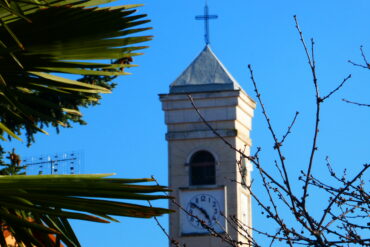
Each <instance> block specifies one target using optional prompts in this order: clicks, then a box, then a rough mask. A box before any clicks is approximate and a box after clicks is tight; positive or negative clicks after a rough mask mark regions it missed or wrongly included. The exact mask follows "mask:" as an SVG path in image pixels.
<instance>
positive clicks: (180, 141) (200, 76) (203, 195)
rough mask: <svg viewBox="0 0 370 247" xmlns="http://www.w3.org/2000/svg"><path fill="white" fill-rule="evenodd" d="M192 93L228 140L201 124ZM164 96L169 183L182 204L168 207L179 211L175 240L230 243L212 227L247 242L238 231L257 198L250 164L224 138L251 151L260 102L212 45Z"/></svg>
mask: <svg viewBox="0 0 370 247" xmlns="http://www.w3.org/2000/svg"><path fill="white" fill-rule="evenodd" d="M189 96H190V98H191V99H192V100H193V102H194V104H195V105H196V108H197V110H198V111H199V112H200V113H201V115H202V116H203V117H204V118H205V120H206V121H207V122H208V124H209V125H210V126H212V128H213V129H214V130H215V131H216V132H217V133H218V135H219V136H221V137H222V138H220V137H219V136H217V135H216V134H215V133H214V131H212V130H211V129H210V128H209V127H208V126H207V125H206V124H205V123H204V122H203V121H202V119H201V117H200V115H199V114H198V113H197V111H196V110H195V109H194V107H193V106H192V102H191V99H190V98H189ZM160 100H161V102H162V109H163V111H164V112H165V122H166V125H167V133H166V140H167V141H168V169H169V187H170V188H171V189H172V190H173V191H172V193H171V195H172V196H173V197H174V198H175V200H176V201H177V203H179V204H180V205H181V208H182V209H181V208H179V207H178V206H176V205H175V204H173V203H171V204H170V208H171V209H173V210H175V211H176V212H175V213H172V214H171V215H170V237H171V238H172V239H174V240H176V241H178V242H179V243H180V244H181V246H182V244H185V245H186V247H227V246H230V245H229V244H227V243H226V242H225V241H222V239H221V238H217V237H214V236H212V235H211V233H210V229H212V230H211V231H214V232H216V233H218V234H219V235H220V236H224V237H225V238H229V237H230V238H231V239H232V240H233V241H238V242H242V243H245V244H246V243H248V238H247V237H248V236H247V235H248V234H247V233H245V232H244V233H243V231H237V229H236V228H237V227H236V224H235V221H236V220H237V221H238V224H239V225H241V226H243V228H245V229H249V227H251V226H252V214H251V212H252V210H251V195H250V194H249V191H248V189H247V188H246V187H245V186H244V185H245V183H247V184H248V183H250V175H251V170H252V169H251V166H250V164H249V162H248V160H244V159H243V158H241V156H240V154H239V153H238V152H236V151H234V150H233V149H231V148H230V147H228V146H227V145H225V143H224V140H226V141H227V142H229V143H230V144H232V145H233V146H234V147H235V148H236V149H237V150H244V153H245V154H246V155H249V150H250V147H251V139H250V136H249V134H250V131H251V128H252V117H253V112H254V109H255V107H256V104H255V102H254V101H253V100H252V99H251V98H250V97H249V96H248V95H247V93H246V92H245V91H244V90H243V89H242V88H241V86H240V85H239V84H238V83H237V82H236V80H235V79H234V78H233V77H232V76H231V74H230V73H229V72H228V71H227V70H226V68H225V67H224V66H223V64H222V63H221V62H220V60H219V59H218V58H217V57H216V55H215V54H214V53H213V52H212V50H211V48H210V47H209V45H208V44H206V46H205V48H204V49H203V51H202V52H201V53H200V54H199V55H198V57H196V59H195V60H194V61H193V62H192V63H191V64H190V65H189V67H188V68H187V69H186V70H185V71H184V72H183V73H182V74H181V75H180V76H179V77H178V78H177V79H176V80H175V81H174V82H173V83H172V84H171V85H170V90H169V93H168V94H161V95H160ZM222 139H224V140H222ZM243 184H244V185H243ZM200 221H202V222H203V224H207V226H209V228H208V229H207V227H204V225H203V224H202V222H200ZM248 233H249V234H251V231H248ZM170 246H173V245H171V243H170ZM243 246H248V245H247V244H246V245H243Z"/></svg>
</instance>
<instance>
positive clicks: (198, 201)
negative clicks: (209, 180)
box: [186, 193, 221, 229]
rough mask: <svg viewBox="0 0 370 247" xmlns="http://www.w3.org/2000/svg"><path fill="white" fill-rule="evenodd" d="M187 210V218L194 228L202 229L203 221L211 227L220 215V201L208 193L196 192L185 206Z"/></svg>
mask: <svg viewBox="0 0 370 247" xmlns="http://www.w3.org/2000/svg"><path fill="white" fill-rule="evenodd" d="M186 210H187V211H188V212H189V215H188V216H187V220H188V221H189V222H190V224H191V225H193V226H194V227H195V228H200V229H202V228H203V227H202V224H201V222H200V221H203V222H204V223H205V224H207V225H208V226H211V227H213V226H214V225H215V224H216V223H217V222H218V220H219V218H220V216H221V214H220V213H221V212H220V203H219V202H218V200H217V199H216V198H215V197H214V196H212V195H210V194H205V193H204V194H197V195H195V196H193V197H192V198H191V199H190V201H189V202H188V204H187V206H186Z"/></svg>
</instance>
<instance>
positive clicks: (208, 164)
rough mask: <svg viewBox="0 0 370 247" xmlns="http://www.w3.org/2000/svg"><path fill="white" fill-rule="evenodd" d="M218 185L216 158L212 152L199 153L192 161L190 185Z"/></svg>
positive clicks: (194, 155) (192, 157)
mask: <svg viewBox="0 0 370 247" xmlns="http://www.w3.org/2000/svg"><path fill="white" fill-rule="evenodd" d="M215 183H216V168H215V158H214V157H213V155H212V154H211V153H210V152H207V151H203V150H202V151H198V152H196V153H195V154H193V156H191V159H190V185H207V184H215Z"/></svg>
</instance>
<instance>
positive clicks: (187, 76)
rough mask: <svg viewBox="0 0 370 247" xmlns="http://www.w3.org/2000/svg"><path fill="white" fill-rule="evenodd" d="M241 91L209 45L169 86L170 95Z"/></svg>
mask: <svg viewBox="0 0 370 247" xmlns="http://www.w3.org/2000/svg"><path fill="white" fill-rule="evenodd" d="M238 89H241V87H240V86H239V84H238V83H237V82H236V80H235V79H234V78H233V77H232V75H231V74H230V73H229V72H228V71H227V69H226V68H225V66H224V65H223V64H222V63H221V62H220V60H219V59H218V58H217V57H216V55H215V54H214V53H213V52H212V50H211V48H210V47H209V45H206V47H205V48H204V49H203V51H202V52H201V53H200V54H199V55H198V57H197V58H195V60H194V61H193V62H192V63H191V64H190V65H189V67H187V68H186V70H185V71H184V72H182V74H181V75H180V76H179V77H178V78H177V79H176V80H175V81H174V82H173V83H172V84H171V85H170V93H191V92H208V91H224V90H238Z"/></svg>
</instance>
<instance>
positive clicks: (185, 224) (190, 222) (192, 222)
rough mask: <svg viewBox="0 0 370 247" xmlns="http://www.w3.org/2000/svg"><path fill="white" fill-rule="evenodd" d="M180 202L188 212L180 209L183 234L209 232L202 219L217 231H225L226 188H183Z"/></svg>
mask: <svg viewBox="0 0 370 247" xmlns="http://www.w3.org/2000/svg"><path fill="white" fill-rule="evenodd" d="M180 204H181V205H182V206H183V207H184V209H185V210H186V212H184V211H180V227H181V233H182V234H209V232H208V230H207V229H206V228H204V227H203V226H202V223H201V221H202V222H204V223H205V224H207V226H210V227H212V228H213V229H214V230H215V231H216V232H219V233H222V232H224V229H225V218H224V216H223V215H225V192H224V188H215V189H201V190H200V189H194V190H181V191H180Z"/></svg>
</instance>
